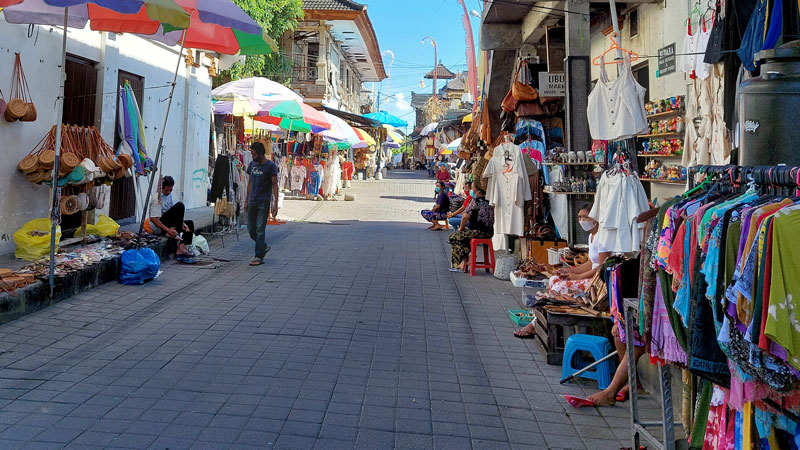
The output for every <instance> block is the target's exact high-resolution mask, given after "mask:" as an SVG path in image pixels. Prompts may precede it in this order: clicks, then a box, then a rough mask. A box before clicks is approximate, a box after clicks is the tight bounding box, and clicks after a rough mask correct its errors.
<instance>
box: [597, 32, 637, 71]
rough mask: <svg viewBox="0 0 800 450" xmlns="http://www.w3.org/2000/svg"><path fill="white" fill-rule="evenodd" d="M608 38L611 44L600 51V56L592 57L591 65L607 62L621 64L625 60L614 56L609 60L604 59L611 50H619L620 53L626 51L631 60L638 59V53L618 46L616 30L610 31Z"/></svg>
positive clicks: (605, 63)
mask: <svg viewBox="0 0 800 450" xmlns="http://www.w3.org/2000/svg"><path fill="white" fill-rule="evenodd" d="M608 38H609V39H611V46H610V47H609V48H608V49H607V50H606V51H604V52H603V53H601V54H600V56H597V57H596V58H594V59H593V60H592V65H595V66H600V65H608V64H622V63H623V62H625V59H624V58H614V59H613V60H611V61H605V60H604V57H605V56H606V54H608V53H609V52H612V51H616V50H619V51H621V52H622V53H627V54H628V55H630V58H631V61H638V60H639V54H638V53H636V52H633V51H631V50H627V49H624V48H622V47H620V45H619V44H618V43H617V39H618V38H619V34H617V32H616V31H615V32H613V33H611V35H610V36H609V37H608Z"/></svg>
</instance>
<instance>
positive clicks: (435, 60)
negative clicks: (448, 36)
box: [419, 36, 439, 98]
mask: <svg viewBox="0 0 800 450" xmlns="http://www.w3.org/2000/svg"><path fill="white" fill-rule="evenodd" d="M425 39H430V40H431V44H432V45H433V97H434V98H436V67H437V65H438V64H439V53H438V51H437V49H436V40H434V39H433V38H432V37H430V36H425V37H424V38H422V40H421V41H419V43H420V44H425Z"/></svg>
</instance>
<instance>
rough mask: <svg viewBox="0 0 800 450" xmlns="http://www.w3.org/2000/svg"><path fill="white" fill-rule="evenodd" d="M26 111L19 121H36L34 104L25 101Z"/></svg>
mask: <svg viewBox="0 0 800 450" xmlns="http://www.w3.org/2000/svg"><path fill="white" fill-rule="evenodd" d="M27 105H28V111H26V112H25V114H24V115H23V116H22V117H20V119H19V120H20V121H21V122H34V121H36V106H35V105H34V104H33V103H27Z"/></svg>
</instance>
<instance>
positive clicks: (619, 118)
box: [586, 54, 647, 141]
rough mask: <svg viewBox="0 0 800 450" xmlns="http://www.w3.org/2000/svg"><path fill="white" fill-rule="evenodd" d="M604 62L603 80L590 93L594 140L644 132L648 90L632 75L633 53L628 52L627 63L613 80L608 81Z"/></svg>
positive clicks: (588, 111)
mask: <svg viewBox="0 0 800 450" xmlns="http://www.w3.org/2000/svg"><path fill="white" fill-rule="evenodd" d="M604 62H605V61H604V60H603V59H601V65H600V79H599V80H598V81H597V85H596V86H595V87H594V89H592V92H591V93H589V102H588V106H587V108H586V114H587V118H588V119H589V131H590V133H591V135H592V139H597V140H603V141H616V140H619V139H626V138H629V137H632V136H635V135H637V134H641V133H642V132H644V131H646V130H647V117H646V116H645V111H644V94H645V92H646V89H645V88H643V87H642V86H641V85H640V84H639V83H637V82H636V79H635V78H633V72H631V61H630V55H628V54H626V55H625V63H624V64H623V67H622V68H621V70H620V74H619V77H618V78H617V79H616V80H614V81H609V80H608V73H606V66H605V64H603V63H604Z"/></svg>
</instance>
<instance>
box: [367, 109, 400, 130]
mask: <svg viewBox="0 0 800 450" xmlns="http://www.w3.org/2000/svg"><path fill="white" fill-rule="evenodd" d="M364 117H366V118H367V119H372V120H376V121H378V122H380V123H382V124H386V125H391V126H393V127H395V128H400V127H407V126H408V122H406V121H405V120H403V119H401V118H399V117H397V116H393V115H391V114H389V113H388V112H386V111H380V112H374V113H368V114H364Z"/></svg>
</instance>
